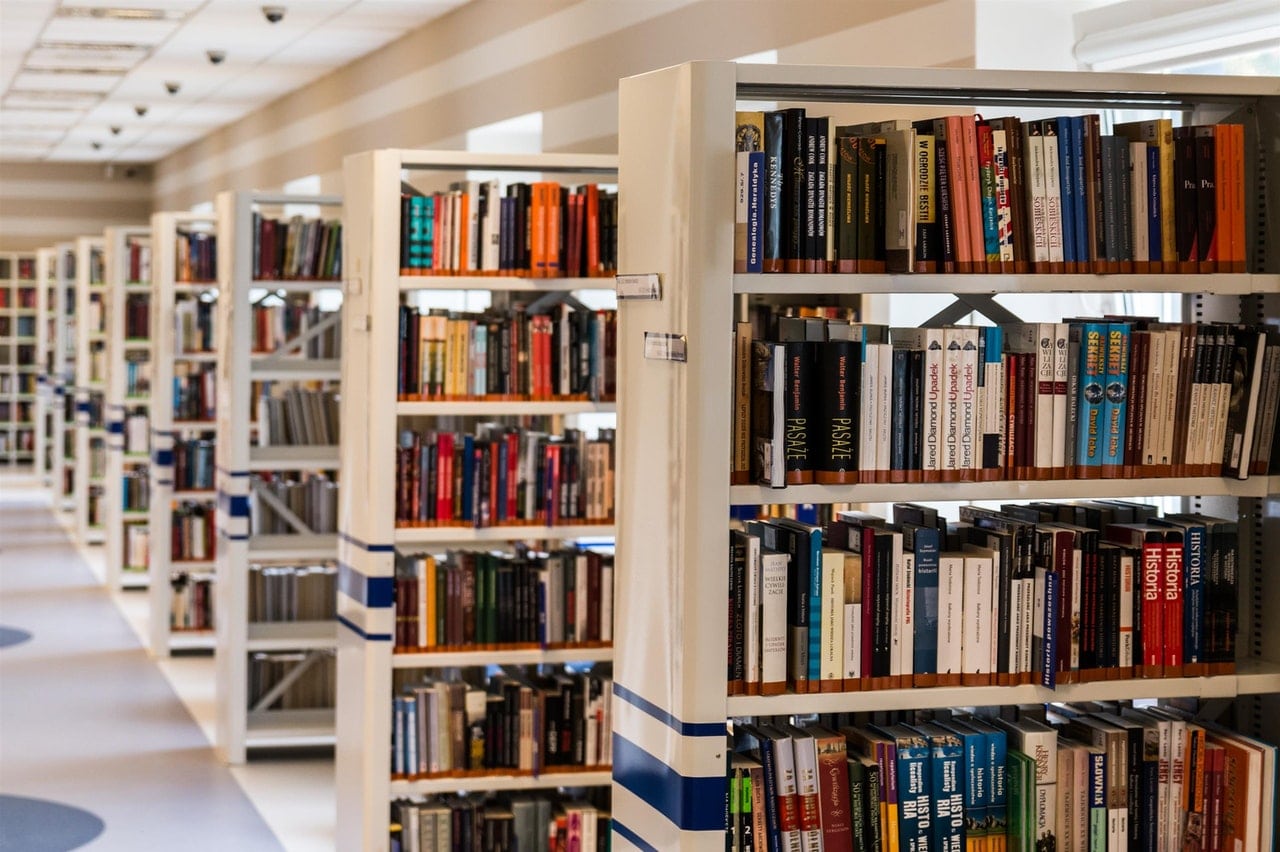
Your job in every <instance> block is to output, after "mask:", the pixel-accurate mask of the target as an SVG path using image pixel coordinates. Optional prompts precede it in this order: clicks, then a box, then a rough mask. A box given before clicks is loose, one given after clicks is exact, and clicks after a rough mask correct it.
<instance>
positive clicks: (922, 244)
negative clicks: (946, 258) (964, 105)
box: [912, 127, 942, 273]
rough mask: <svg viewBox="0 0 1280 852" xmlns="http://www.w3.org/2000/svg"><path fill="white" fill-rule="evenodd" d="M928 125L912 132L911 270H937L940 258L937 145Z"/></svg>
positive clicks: (940, 236) (940, 237)
mask: <svg viewBox="0 0 1280 852" xmlns="http://www.w3.org/2000/svg"><path fill="white" fill-rule="evenodd" d="M931 131H932V127H930V128H929V132H921V131H917V132H916V137H915V152H914V158H913V169H912V170H913V172H914V174H915V177H916V211H915V219H916V256H915V269H914V271H915V272H925V273H928V272H937V271H938V270H939V265H940V261H941V258H942V235H941V234H940V233H939V227H940V219H939V215H938V171H937V146H936V140H935V138H934V136H933V133H932V132H931Z"/></svg>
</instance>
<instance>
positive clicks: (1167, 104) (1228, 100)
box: [692, 63, 1280, 111]
mask: <svg viewBox="0 0 1280 852" xmlns="http://www.w3.org/2000/svg"><path fill="white" fill-rule="evenodd" d="M692 64H702V63H692ZM736 73H737V93H738V97H739V98H743V99H750V100H776V101H837V102H855V103H918V104H947V105H953V106H962V105H973V106H1044V107H1047V106H1054V107H1061V108H1074V107H1099V106H1106V107H1111V108H1115V109H1159V110H1175V111H1182V110H1189V109H1193V108H1195V107H1197V106H1201V105H1204V104H1206V103H1218V104H1244V103H1251V102H1253V101H1256V100H1258V99H1259V98H1266V97H1280V77H1225V76H1209V75H1190V74H1121V73H1094V72H1089V73H1083V72H1078V71H1010V70H1003V69H994V70H993V69H976V68H974V69H970V68H862V67H857V66H824V65H761V64H753V63H743V64H739V65H737V71H736ZM1144 80H1150V84H1149V88H1148V87H1146V86H1143V85H1142V81H1144Z"/></svg>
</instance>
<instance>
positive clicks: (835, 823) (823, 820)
mask: <svg viewBox="0 0 1280 852" xmlns="http://www.w3.org/2000/svg"><path fill="white" fill-rule="evenodd" d="M808 731H809V732H810V733H811V734H812V735H813V737H814V744H815V747H816V750H817V757H818V779H817V780H818V820H819V825H820V826H821V829H822V849H823V850H829V852H853V850H854V845H853V816H852V813H851V811H850V791H849V771H848V756H847V747H846V745H845V738H844V736H843V735H841V734H838V733H836V732H835V731H832V730H830V729H829V728H823V727H821V726H818V725H814V726H812V727H810V728H808Z"/></svg>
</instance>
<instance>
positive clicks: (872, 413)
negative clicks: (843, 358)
mask: <svg viewBox="0 0 1280 852" xmlns="http://www.w3.org/2000/svg"><path fill="white" fill-rule="evenodd" d="M879 383H880V347H878V346H876V345H875V344H872V343H864V344H863V347H862V399H864V400H876V399H879V398H880V397H879V394H878V392H877V386H878V385H879ZM858 415H859V421H860V422H859V427H860V431H859V435H858V469H859V470H860V471H864V472H872V471H874V470H875V469H876V446H877V441H876V428H877V425H878V423H879V417H878V414H877V412H876V407H875V406H874V405H863V406H860V407H859V412H858Z"/></svg>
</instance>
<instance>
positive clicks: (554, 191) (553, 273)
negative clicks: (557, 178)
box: [545, 181, 564, 278]
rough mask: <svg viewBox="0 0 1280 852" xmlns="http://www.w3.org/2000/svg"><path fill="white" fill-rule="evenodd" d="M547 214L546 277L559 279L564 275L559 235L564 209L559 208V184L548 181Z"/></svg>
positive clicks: (562, 226)
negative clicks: (561, 266) (561, 264)
mask: <svg viewBox="0 0 1280 852" xmlns="http://www.w3.org/2000/svg"><path fill="white" fill-rule="evenodd" d="M545 200H546V214H547V277H548V278H559V277H560V276H561V275H563V274H564V270H562V269H561V268H560V235H561V232H562V231H563V230H564V223H563V222H562V221H561V218H562V215H563V212H564V208H562V207H561V206H560V184H558V183H555V182H554V181H550V182H548V183H547V188H546V199H545Z"/></svg>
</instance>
